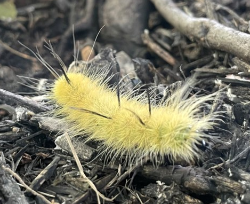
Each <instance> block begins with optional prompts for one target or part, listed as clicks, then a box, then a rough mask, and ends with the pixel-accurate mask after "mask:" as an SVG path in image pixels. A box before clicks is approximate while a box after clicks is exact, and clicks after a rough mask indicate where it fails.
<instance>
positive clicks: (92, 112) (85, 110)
mask: <svg viewBox="0 0 250 204" xmlns="http://www.w3.org/2000/svg"><path fill="white" fill-rule="evenodd" d="M71 109H74V110H80V111H83V112H86V113H91V114H94V115H97V116H100V117H103V118H106V119H112V118H111V117H108V116H105V115H102V114H100V113H97V112H94V111H91V110H87V109H84V108H76V107H71Z"/></svg>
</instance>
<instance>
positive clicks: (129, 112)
mask: <svg viewBox="0 0 250 204" xmlns="http://www.w3.org/2000/svg"><path fill="white" fill-rule="evenodd" d="M66 74H67V77H68V79H69V81H70V82H69V81H68V80H67V79H66V78H65V77H64V76H61V77H59V78H58V79H57V80H56V81H55V83H54V84H53V87H52V89H51V92H50V98H51V99H52V100H53V101H54V102H55V103H56V104H58V106H59V108H57V109H56V110H55V114H56V115H57V116H58V115H60V116H63V117H64V120H65V122H67V123H69V124H70V127H71V131H72V132H74V134H75V135H77V134H83V133H84V134H85V133H87V135H88V136H87V140H94V141H99V142H102V143H103V145H104V146H105V147H106V148H107V149H108V150H109V151H110V152H112V153H114V155H120V154H126V155H131V156H132V157H142V156H146V155H147V156H150V158H153V159H156V158H159V157H160V158H164V157H165V156H169V157H171V158H172V159H176V158H181V159H185V160H187V161H191V160H193V159H194V158H195V157H197V156H198V148H197V146H196V144H197V143H199V142H200V141H201V140H202V138H203V137H209V136H208V135H206V134H205V133H204V131H205V130H207V129H211V128H212V127H213V125H214V124H215V122H214V119H216V117H217V115H216V113H210V114H207V115H203V114H202V113H200V109H201V107H202V106H203V105H204V104H205V103H206V102H208V101H210V100H212V99H213V98H214V96H215V94H211V95H208V96H201V97H198V96H197V95H194V96H192V97H190V98H188V99H185V97H184V96H185V95H186V92H187V91H188V88H189V86H190V83H191V82H190V81H189V82H186V84H185V85H184V86H182V87H179V88H178V89H176V90H175V91H174V93H173V94H172V95H171V96H170V97H169V98H168V99H167V100H166V101H165V102H164V103H162V104H161V105H156V104H153V105H152V107H151V108H152V110H151V114H150V113H149V108H148V107H149V106H148V104H147V99H146V98H145V97H144V98H143V97H137V98H135V97H131V96H130V94H126V93H124V94H122V95H121V96H120V105H119V103H118V98H117V94H116V89H115V88H112V89H110V88H109V87H108V85H107V83H106V80H105V77H106V75H105V74H103V73H88V71H83V72H77V71H68V72H67V73H66ZM86 110H87V111H86ZM94 113H97V114H94ZM98 114H99V115H98Z"/></svg>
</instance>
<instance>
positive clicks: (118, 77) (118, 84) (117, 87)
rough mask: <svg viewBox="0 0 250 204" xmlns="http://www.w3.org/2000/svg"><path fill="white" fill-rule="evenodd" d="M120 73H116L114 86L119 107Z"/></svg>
mask: <svg viewBox="0 0 250 204" xmlns="http://www.w3.org/2000/svg"><path fill="white" fill-rule="evenodd" d="M119 80H120V73H119V72H118V73H117V86H116V94H117V99H118V105H119V107H121V98H120V83H119Z"/></svg>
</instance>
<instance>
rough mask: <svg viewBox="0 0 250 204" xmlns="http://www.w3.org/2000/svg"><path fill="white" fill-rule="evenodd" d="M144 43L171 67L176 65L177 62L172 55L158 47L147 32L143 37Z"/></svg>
mask: <svg viewBox="0 0 250 204" xmlns="http://www.w3.org/2000/svg"><path fill="white" fill-rule="evenodd" d="M142 41H143V43H144V44H146V45H147V46H148V47H149V48H150V49H151V50H152V51H154V52H155V53H156V54H157V55H158V56H160V57H161V58H162V59H164V60H165V61H166V62H167V63H169V64H170V65H173V66H174V65H175V64H176V61H175V59H174V57H173V56H172V55H170V54H169V53H168V52H167V51H166V50H164V49H162V48H161V47H160V46H159V45H157V44H156V43H155V42H154V41H153V40H152V39H151V38H150V36H149V34H148V32H147V31H145V32H144V34H143V35H142Z"/></svg>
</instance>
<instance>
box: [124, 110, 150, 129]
mask: <svg viewBox="0 0 250 204" xmlns="http://www.w3.org/2000/svg"><path fill="white" fill-rule="evenodd" d="M125 109H126V110H128V111H130V112H131V113H133V114H134V116H135V117H136V118H137V119H138V120H139V122H140V123H141V124H142V125H143V126H145V123H144V122H143V121H142V119H141V118H140V117H139V116H138V115H137V114H136V113H135V112H134V111H132V110H130V109H128V108H125Z"/></svg>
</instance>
